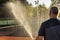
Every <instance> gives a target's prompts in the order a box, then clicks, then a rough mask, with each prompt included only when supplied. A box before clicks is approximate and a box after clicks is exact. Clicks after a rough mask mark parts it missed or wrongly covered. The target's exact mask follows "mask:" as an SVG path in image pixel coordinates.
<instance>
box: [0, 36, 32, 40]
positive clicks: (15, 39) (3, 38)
mask: <svg viewBox="0 0 60 40" xmlns="http://www.w3.org/2000/svg"><path fill="white" fill-rule="evenodd" d="M0 40H32V39H31V38H30V37H7V36H0Z"/></svg>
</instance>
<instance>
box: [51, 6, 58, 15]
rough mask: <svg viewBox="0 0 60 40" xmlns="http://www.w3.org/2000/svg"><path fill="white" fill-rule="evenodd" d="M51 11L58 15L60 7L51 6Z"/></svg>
mask: <svg viewBox="0 0 60 40" xmlns="http://www.w3.org/2000/svg"><path fill="white" fill-rule="evenodd" d="M50 12H52V13H53V14H56V15H57V14H58V8H57V7H51V9H50Z"/></svg>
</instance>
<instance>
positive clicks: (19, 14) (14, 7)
mask: <svg viewBox="0 0 60 40" xmlns="http://www.w3.org/2000/svg"><path fill="white" fill-rule="evenodd" d="M8 5H9V6H8ZM7 6H8V7H9V8H10V9H11V11H12V13H13V15H14V16H15V18H16V19H17V20H18V21H19V24H20V23H21V24H22V25H23V26H24V28H25V30H26V31H27V33H28V34H29V35H30V37H31V38H32V39H33V40H34V38H33V36H32V33H31V28H30V25H29V23H28V21H27V20H26V19H25V16H24V13H25V12H23V7H22V4H20V2H19V1H16V2H10V3H8V4H7Z"/></svg>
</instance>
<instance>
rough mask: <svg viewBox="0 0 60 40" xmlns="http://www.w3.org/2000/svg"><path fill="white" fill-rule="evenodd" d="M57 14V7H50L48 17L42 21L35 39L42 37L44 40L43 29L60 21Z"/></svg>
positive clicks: (40, 39) (39, 39)
mask: <svg viewBox="0 0 60 40" xmlns="http://www.w3.org/2000/svg"><path fill="white" fill-rule="evenodd" d="M57 15H58V8H57V7H51V9H50V13H49V16H50V19H49V20H47V21H45V22H43V23H42V25H41V28H40V30H39V32H38V37H37V38H36V40H43V38H44V40H46V34H45V30H46V29H47V28H50V27H52V26H56V25H59V24H60V21H59V20H58V19H57Z"/></svg>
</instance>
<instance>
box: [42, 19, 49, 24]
mask: <svg viewBox="0 0 60 40" xmlns="http://www.w3.org/2000/svg"><path fill="white" fill-rule="evenodd" d="M49 21H50V19H48V20H46V21H44V22H43V23H42V24H46V23H49Z"/></svg>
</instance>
